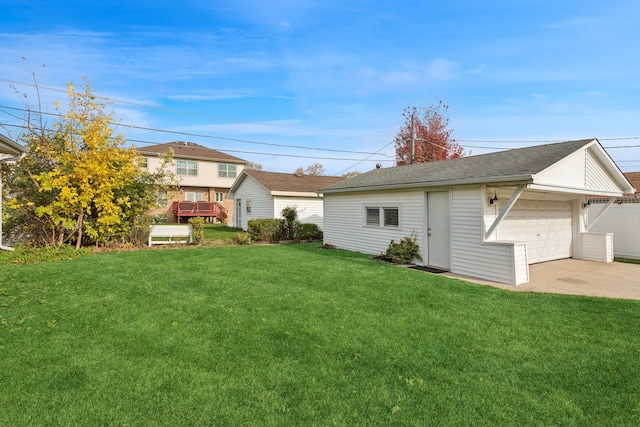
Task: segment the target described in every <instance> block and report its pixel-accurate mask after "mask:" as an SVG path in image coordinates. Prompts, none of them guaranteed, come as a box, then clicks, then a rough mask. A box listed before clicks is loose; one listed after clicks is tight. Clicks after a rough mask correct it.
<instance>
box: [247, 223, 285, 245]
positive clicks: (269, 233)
mask: <svg viewBox="0 0 640 427" xmlns="http://www.w3.org/2000/svg"><path fill="white" fill-rule="evenodd" d="M282 222H283V220H281V219H275V218H258V219H250V220H249V222H248V224H247V231H248V232H249V234H250V235H251V238H252V239H253V240H255V241H258V242H268V243H275V242H277V241H278V240H280V232H281V231H280V230H281V224H282Z"/></svg>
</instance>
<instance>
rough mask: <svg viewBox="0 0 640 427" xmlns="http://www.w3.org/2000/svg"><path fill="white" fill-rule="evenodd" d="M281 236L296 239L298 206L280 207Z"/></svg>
mask: <svg viewBox="0 0 640 427" xmlns="http://www.w3.org/2000/svg"><path fill="white" fill-rule="evenodd" d="M282 217H283V218H284V220H283V222H282V225H281V227H282V229H281V231H282V233H281V234H282V238H283V239H285V240H296V241H297V240H298V238H299V236H298V224H300V223H299V222H298V208H297V207H295V206H287V207H286V208H284V209H282Z"/></svg>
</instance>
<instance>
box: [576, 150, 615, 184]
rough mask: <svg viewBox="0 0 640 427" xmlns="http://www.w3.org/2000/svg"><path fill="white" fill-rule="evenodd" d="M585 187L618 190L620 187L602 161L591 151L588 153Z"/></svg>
mask: <svg viewBox="0 0 640 427" xmlns="http://www.w3.org/2000/svg"><path fill="white" fill-rule="evenodd" d="M585 155H586V167H585V183H584V184H585V187H586V188H589V189H606V190H608V191H618V190H619V188H618V186H617V185H616V184H615V182H613V180H612V179H611V176H610V175H609V174H608V173H607V172H606V170H605V169H604V167H603V166H602V163H600V161H599V160H598V159H597V158H596V157H595V156H594V155H593V154H592V153H591V152H590V151H589V150H587V151H586V153H585Z"/></svg>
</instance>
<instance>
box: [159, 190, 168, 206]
mask: <svg viewBox="0 0 640 427" xmlns="http://www.w3.org/2000/svg"><path fill="white" fill-rule="evenodd" d="M162 206H167V192H166V191H164V190H160V191H158V207H162Z"/></svg>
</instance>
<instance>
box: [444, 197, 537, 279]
mask: <svg viewBox="0 0 640 427" xmlns="http://www.w3.org/2000/svg"><path fill="white" fill-rule="evenodd" d="M482 194H483V192H482V191H481V189H480V187H459V188H454V189H453V191H452V205H451V207H452V209H451V216H452V218H451V272H452V273H456V274H461V275H464V276H471V277H478V278H480V279H485V280H490V281H494V282H500V283H510V284H520V283H524V282H526V281H528V277H527V280H524V281H522V277H523V272H522V266H515V264H514V263H515V259H516V255H518V257H519V258H520V260H522V259H523V257H524V259H525V260H526V254H524V253H523V252H524V250H523V249H522V248H517V245H514V243H506V242H495V243H494V242H487V243H483V240H484V239H483V226H482V212H481V208H482V203H483V202H484V201H483V200H481V197H482ZM524 268H525V269H526V270H527V272H528V267H526V264H525V267H524ZM516 273H517V274H516ZM527 276H528V273H527Z"/></svg>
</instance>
